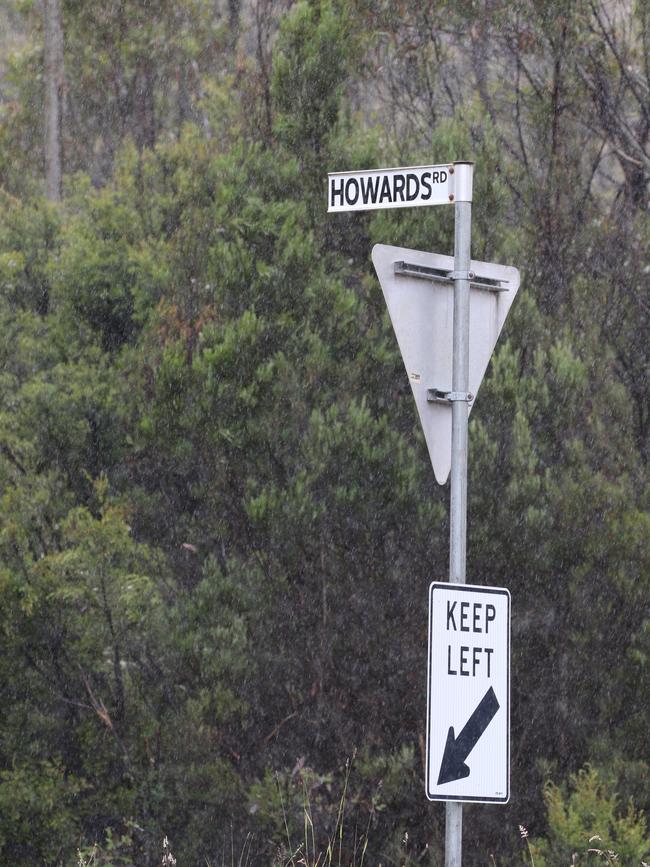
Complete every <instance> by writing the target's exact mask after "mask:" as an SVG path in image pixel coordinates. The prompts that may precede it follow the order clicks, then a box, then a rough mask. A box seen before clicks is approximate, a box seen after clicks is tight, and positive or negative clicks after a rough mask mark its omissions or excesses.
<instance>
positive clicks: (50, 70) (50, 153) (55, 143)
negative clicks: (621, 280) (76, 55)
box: [43, 0, 63, 202]
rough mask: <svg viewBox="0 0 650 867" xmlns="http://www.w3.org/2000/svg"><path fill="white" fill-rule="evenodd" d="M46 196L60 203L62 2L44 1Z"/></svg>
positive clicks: (57, 0)
mask: <svg viewBox="0 0 650 867" xmlns="http://www.w3.org/2000/svg"><path fill="white" fill-rule="evenodd" d="M43 32H44V38H45V194H46V196H47V198H48V199H49V200H50V201H51V202H60V201H61V174H62V148H61V118H62V115H63V27H62V23H61V0H44V28H43Z"/></svg>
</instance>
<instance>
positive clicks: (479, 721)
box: [438, 687, 499, 786]
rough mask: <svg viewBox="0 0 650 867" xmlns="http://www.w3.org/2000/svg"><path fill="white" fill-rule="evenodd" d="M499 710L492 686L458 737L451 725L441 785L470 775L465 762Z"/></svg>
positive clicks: (440, 778) (444, 754)
mask: <svg viewBox="0 0 650 867" xmlns="http://www.w3.org/2000/svg"><path fill="white" fill-rule="evenodd" d="M498 710H499V702H498V701H497V697H496V695H495V694H494V690H493V689H492V687H490V688H489V689H488V691H487V692H486V693H485V695H484V696H483V698H482V699H481V700H480V702H479V704H478V707H477V708H476V710H475V711H474V713H473V714H472V715H471V717H470V718H469V719H468V720H467V722H466V723H465V726H464V728H463V730H462V732H461V733H460V734H459V735H458V737H457V738H456V737H454V727H453V726H450V727H449V732H448V734H447V743H446V744H445V751H444V753H443V756H442V763H441V765H440V773H439V775H438V785H439V786H440V785H442V784H443V783H451V782H453V781H454V780H462V779H463V778H464V777H468V776H469V768H468V767H467V765H466V764H465V759H466V758H467V756H468V755H469V754H470V753H471V752H472V750H473V749H474V747H475V746H476V744H477V742H478V739H479V738H480V737H481V735H482V734H483V732H484V731H485V729H486V728H487V727H488V726H489V725H490V723H491V722H492V720H493V718H494V715H495V713H496V712H497V711H498Z"/></svg>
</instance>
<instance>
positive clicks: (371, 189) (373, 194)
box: [361, 175, 381, 205]
mask: <svg viewBox="0 0 650 867" xmlns="http://www.w3.org/2000/svg"><path fill="white" fill-rule="evenodd" d="M380 180H381V178H380V176H379V175H375V176H374V177H370V178H361V201H362V202H363V204H364V205H367V204H368V202H369V201H370V203H371V204H372V205H374V204H376V202H377V191H378V190H379V181H380Z"/></svg>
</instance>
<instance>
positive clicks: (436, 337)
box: [372, 244, 519, 485]
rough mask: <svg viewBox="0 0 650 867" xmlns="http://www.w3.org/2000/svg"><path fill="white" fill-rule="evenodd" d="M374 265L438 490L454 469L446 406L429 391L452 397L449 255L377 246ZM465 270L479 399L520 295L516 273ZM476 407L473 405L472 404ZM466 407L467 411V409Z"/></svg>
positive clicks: (473, 385) (487, 267) (484, 266)
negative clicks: (467, 272) (431, 398)
mask: <svg viewBox="0 0 650 867" xmlns="http://www.w3.org/2000/svg"><path fill="white" fill-rule="evenodd" d="M372 261H373V264H374V266H375V270H376V271H377V276H378V277H379V283H380V285H381V288H382V291H383V293H384V298H385V299H386V305H387V307H388V313H389V315H390V319H391V322H392V323H393V328H394V330H395V335H396V337H397V342H398V344H399V348H400V351H401V353H402V358H403V359H404V365H405V367H406V374H407V376H408V378H409V382H410V383H411V388H412V390H413V397H414V398H415V403H416V406H417V408H418V413H419V416H420V421H421V422H422V428H423V430H424V436H425V439H426V442H427V447H428V449H429V456H430V458H431V463H432V465H433V471H434V473H435V477H436V480H437V482H438V484H440V485H444V484H445V482H446V481H447V478H448V476H449V471H450V469H451V404H450V403H437V402H431V401H429V399H428V397H427V392H428V390H429V389H436V390H438V391H440V392H448V391H451V387H452V378H451V377H452V350H453V319H454V281H453V279H452V278H451V277H450V276H448V275H449V274H451V273H452V272H453V270H454V259H453V257H452V256H442V255H439V254H437V253H423V252H421V251H419V250H408V249H406V248H405V247H388V246H386V245H385V244H377V245H375V247H373V250H372ZM470 270H471V271H473V272H474V275H475V276H474V278H473V279H472V281H471V283H470V324H469V391H470V392H471V393H472V394H473V395H474V397H476V394H477V392H478V390H479V387H480V385H481V382H482V380H483V376H484V375H485V370H486V368H487V366H488V362H489V360H490V357H491V355H492V352H493V351H494V347H495V345H496V342H497V340H498V338H499V334H500V333H501V329H502V328H503V323H504V322H505V321H506V317H507V315H508V311H509V310H510V307H511V306H512V302H513V301H514V298H515V295H516V294H517V290H518V289H519V271H518V270H517V269H516V268H512V267H509V266H506V265H495V264H492V263H490V262H476V261H474V260H472V263H471V266H470ZM472 403H473V402H472ZM472 403H470V405H469V408H470V412H471V409H472Z"/></svg>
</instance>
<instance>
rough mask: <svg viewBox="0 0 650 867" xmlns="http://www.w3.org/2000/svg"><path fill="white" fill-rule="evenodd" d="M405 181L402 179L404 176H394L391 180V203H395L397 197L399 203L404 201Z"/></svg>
mask: <svg viewBox="0 0 650 867" xmlns="http://www.w3.org/2000/svg"><path fill="white" fill-rule="evenodd" d="M405 183H406V180H405V179H404V175H395V177H394V178H393V201H394V202H396V201H397V197H398V196H399V200H400V202H403V201H404V184H405Z"/></svg>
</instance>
